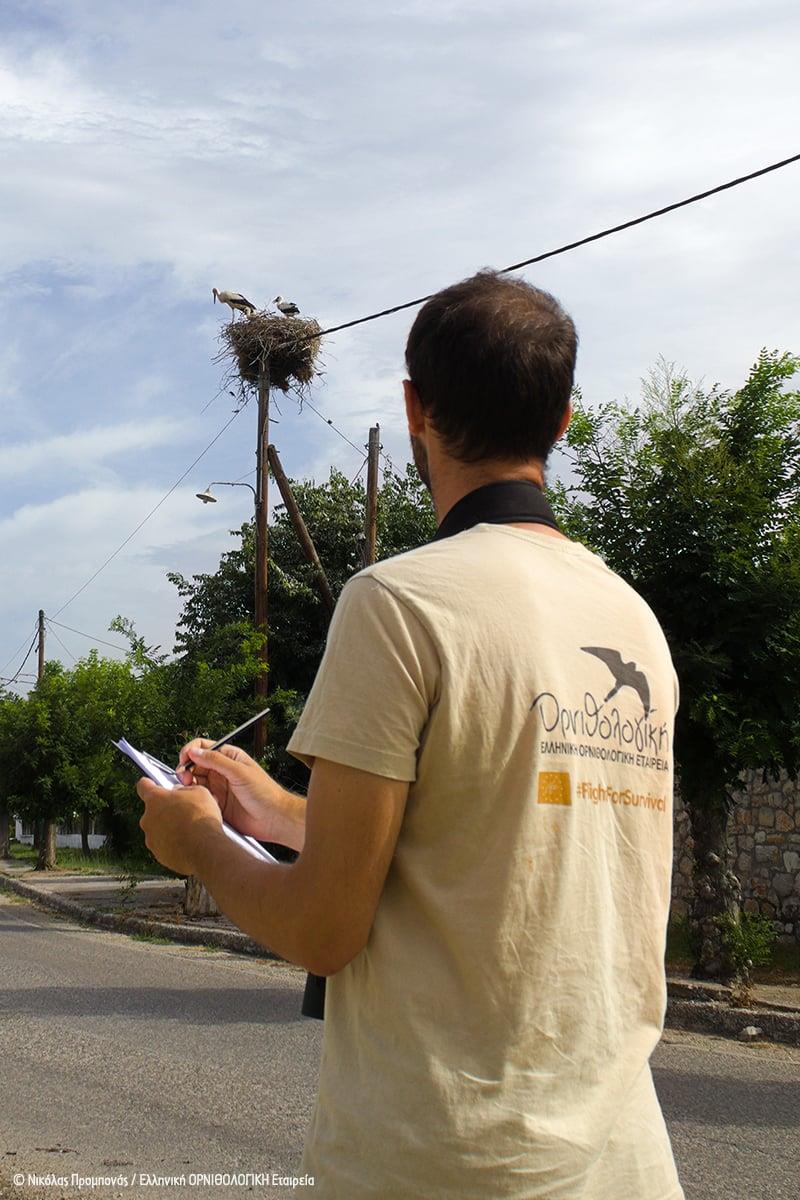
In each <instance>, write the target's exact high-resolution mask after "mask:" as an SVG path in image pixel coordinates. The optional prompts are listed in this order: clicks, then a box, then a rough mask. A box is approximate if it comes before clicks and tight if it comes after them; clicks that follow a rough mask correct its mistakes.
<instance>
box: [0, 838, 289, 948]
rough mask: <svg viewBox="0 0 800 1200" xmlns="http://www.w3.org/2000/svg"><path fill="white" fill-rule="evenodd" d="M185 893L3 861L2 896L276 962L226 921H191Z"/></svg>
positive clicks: (155, 883) (155, 881)
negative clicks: (7, 894) (12, 895)
mask: <svg viewBox="0 0 800 1200" xmlns="http://www.w3.org/2000/svg"><path fill="white" fill-rule="evenodd" d="M184 890H185V889H184V886H183V882H182V881H181V880H179V879H174V878H171V877H165V876H152V877H150V878H144V879H142V880H141V881H140V882H139V883H137V885H136V887H135V888H134V889H132V890H131V889H129V888H128V887H126V886H125V885H124V884H123V883H122V882H121V881H120V879H119V878H118V877H117V876H115V875H81V874H78V873H75V874H71V873H70V872H68V871H47V872H43V871H34V870H33V868H32V867H29V866H28V865H27V864H24V863H14V862H10V861H9V860H7V859H5V860H2V861H0V891H9V892H14V893H16V895H18V896H23V897H25V899H27V900H32V901H33V902H34V903H36V904H40V905H42V906H44V907H45V908H49V909H52V910H54V911H56V912H60V913H63V914H64V915H65V916H69V917H72V918H73V919H74V920H76V921H82V922H84V923H86V924H89V925H97V926H98V927H99V928H101V929H110V930H113V931H115V932H118V933H128V934H140V935H145V936H148V937H160V938H165V939H168V940H169V941H172V942H182V943H184V944H186V945H192V946H198V945H202V946H214V947H216V948H217V949H222V950H235V951H237V952H238V953H239V954H254V955H259V956H260V957H262V958H275V957H277V956H276V955H274V954H272V953H271V952H270V951H269V950H265V949H264V947H263V946H259V945H258V943H257V942H254V941H253V940H252V939H251V938H249V937H247V935H246V934H244V933H242V932H241V931H240V930H238V929H237V928H236V926H235V925H234V924H233V923H232V922H231V921H229V920H228V918H227V917H224V916H222V915H219V916H213V917H187V916H186V915H185V913H184V911H183V898H184Z"/></svg>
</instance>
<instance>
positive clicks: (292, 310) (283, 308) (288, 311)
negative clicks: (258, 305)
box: [272, 296, 300, 317]
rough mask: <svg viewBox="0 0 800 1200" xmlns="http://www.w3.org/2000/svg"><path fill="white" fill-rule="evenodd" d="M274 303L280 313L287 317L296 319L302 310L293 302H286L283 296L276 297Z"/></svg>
mask: <svg viewBox="0 0 800 1200" xmlns="http://www.w3.org/2000/svg"><path fill="white" fill-rule="evenodd" d="M272 303H273V304H274V305H275V306H276V307H277V309H278V312H282V313H283V315H284V316H285V317H296V316H297V314H298V313H299V312H300V309H299V308H298V307H297V305H296V304H295V303H294V301H293V300H284V298H283V296H276V297H275V299H274V300H273V301H272Z"/></svg>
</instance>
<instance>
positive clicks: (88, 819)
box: [81, 812, 92, 856]
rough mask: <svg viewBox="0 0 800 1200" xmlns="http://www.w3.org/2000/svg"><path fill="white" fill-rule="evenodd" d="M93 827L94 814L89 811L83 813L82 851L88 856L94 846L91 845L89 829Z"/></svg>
mask: <svg viewBox="0 0 800 1200" xmlns="http://www.w3.org/2000/svg"><path fill="white" fill-rule="evenodd" d="M91 827H92V815H91V813H89V812H82V813H81V853H82V854H86V855H87V856H88V855H89V854H91V852H92V848H91V846H90V845H89V830H90V829H91Z"/></svg>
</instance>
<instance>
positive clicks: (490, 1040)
mask: <svg viewBox="0 0 800 1200" xmlns="http://www.w3.org/2000/svg"><path fill="white" fill-rule="evenodd" d="M615 688H618V690H617V691H616V692H615V694H613V695H612V692H613V691H614V689H615ZM677 702H678V683H677V677H676V675H675V672H674V669H673V666H672V660H671V657H670V653H669V649H668V647H667V643H666V641H665V639H664V635H663V633H662V631H661V628H660V626H659V624H658V621H657V620H656V618H655V616H654V614H653V612H652V611H651V609H650V608H649V607H648V606H647V604H646V603H645V602H644V601H643V600H642V598H641V597H640V596H639V595H637V593H636V592H635V591H633V590H632V589H631V588H630V587H629V586H628V584H626V583H624V582H623V580H622V579H620V578H619V576H617V575H615V574H614V573H613V572H612V571H610V570H609V569H608V568H607V567H606V566H605V565H604V563H603V562H602V560H601V559H600V558H599V557H597V556H596V555H595V554H592V553H591V552H590V551H588V550H587V549H586V548H585V547H583V546H580V545H579V544H577V543H574V542H569V541H566V540H561V539H558V538H554V537H551V536H550V535H547V534H542V533H540V532H538V531H535V530H533V529H531V530H522V529H512V528H510V527H509V526H500V525H490V524H480V525H476V526H475V527H473V528H472V529H469V530H466V531H464V532H463V533H460V534H457V535H456V536H453V537H449V538H445V539H443V540H441V541H438V542H432V543H430V544H429V545H426V546H422V547H420V548H419V549H417V550H413V551H410V552H409V553H406V554H401V555H398V556H396V557H395V558H392V559H389V560H387V561H384V562H381V563H377V564H376V565H374V566H372V567H369V568H367V569H366V570H364V571H361V572H360V573H359V574H358V575H357V576H355V577H354V578H353V579H351V580H350V581H349V582H348V583H347V585H346V587H345V588H344V590H343V592H342V595H341V597H340V599H339V602H338V604H337V607H336V612H335V614H334V618H333V622H332V624H331V628H330V633H329V637H328V643H327V648H326V651H325V655H324V658H323V661H322V664H321V666H320V670H319V673H318V675H317V678H316V680H315V682H314V686H313V688H312V690H311V693H310V695H309V698H308V702H307V704H306V706H305V709H304V711H303V715H302V717H301V719H300V721H299V723H298V725H297V728H296V730H295V732H294V734H293V736H292V738H291V740H290V742H289V746H288V749H289V750H290V751H291V752H292V753H293V754H295V755H296V757H297V758H300V759H301V760H302V761H304V762H305V763H307V764H308V765H309V766H310V765H312V763H313V759H314V757H315V756H317V755H318V756H320V757H322V758H327V759H331V760H333V761H335V762H340V763H345V764H347V765H349V766H352V767H358V768H361V769H362V770H366V771H371V772H374V773H375V774H378V775H384V776H388V777H390V778H392V779H405V780H409V782H410V790H409V795H408V803H407V807H406V812H405V816H404V819H403V823H402V827H401V830H400V835H399V838H398V842H397V848H396V851H395V855H394V858H393V860H392V864H391V867H390V869H389V874H388V877H387V880H386V885H385V887H384V890H383V893H382V895H381V899H380V902H379V905H378V910H377V913H376V917H375V922H374V925H373V927H372V931H371V933H370V937H369V941H368V943H367V945H366V947H365V948H364V949H363V950H362V951H361V953H360V954H358V955H357V956H356V958H355V959H353V961H352V962H351V963H349V964H348V965H347V966H346V967H345V968H344V969H343V970H342V971H340V972H338V974H336V975H334V976H332V977H331V978H330V979H329V980H328V989H327V998H326V1018H325V1031H324V1038H323V1050H322V1064H321V1074H320V1084H319V1093H318V1097H317V1103H316V1107H315V1111H314V1114H313V1118H312V1121H311V1125H310V1128H309V1132H308V1137H307V1142H306V1149H305V1155H304V1159H303V1163H302V1170H303V1171H304V1172H306V1171H307V1172H310V1173H311V1174H313V1175H314V1176H315V1178H316V1181H317V1182H316V1188H315V1195H316V1196H318V1197H320V1198H321V1200H323V1198H324V1200H366V1198H367V1197H369V1198H370V1200H401V1198H403V1200H405V1198H408V1200H412V1198H413V1200H420V1198H424V1200H501V1198H506V1197H508V1198H511V1197H513V1198H514V1200H522V1198H523V1197H524V1198H525V1200H530V1198H532V1197H547V1200H682V1197H683V1191H682V1189H681V1186H680V1184H679V1182H678V1177H677V1173H676V1169H675V1163H674V1159H673V1155H672V1148H671V1146H670V1141H669V1136H668V1133H667V1130H666V1127H665V1124H664V1120H663V1117H662V1114H661V1109H660V1107H659V1104H658V1099H657V1097H656V1094H655V1091H654V1088H653V1080H652V1076H651V1072H650V1067H649V1063H648V1059H649V1057H650V1054H651V1052H652V1051H653V1049H654V1047H655V1045H656V1043H657V1042H658V1039H659V1036H660V1034H661V1030H662V1026H663V1019H664V1012H665V1006H666V982H665V975H664V961H663V960H664V949H665V939H666V926H667V915H668V910H669V901H670V872H671V867H672V738H673V727H674V717H675V710H676V707H677Z"/></svg>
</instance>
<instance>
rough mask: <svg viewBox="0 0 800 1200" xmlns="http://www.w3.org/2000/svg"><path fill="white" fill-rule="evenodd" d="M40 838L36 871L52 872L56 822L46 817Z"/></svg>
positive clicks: (41, 645)
mask: <svg viewBox="0 0 800 1200" xmlns="http://www.w3.org/2000/svg"><path fill="white" fill-rule="evenodd" d="M43 679H44V609H41V608H40V609H39V664H38V669H37V672H36V682H37V684H39V683H41V682H42V680H43ZM42 824H43V829H42V838H41V843H40V845H39V857H38V858H37V860H36V870H37V871H52V869H53V868H54V867H55V865H56V822H55V821H54V820H53V818H52V817H50V816H46V817H45V818H44V820H43V822H42Z"/></svg>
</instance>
